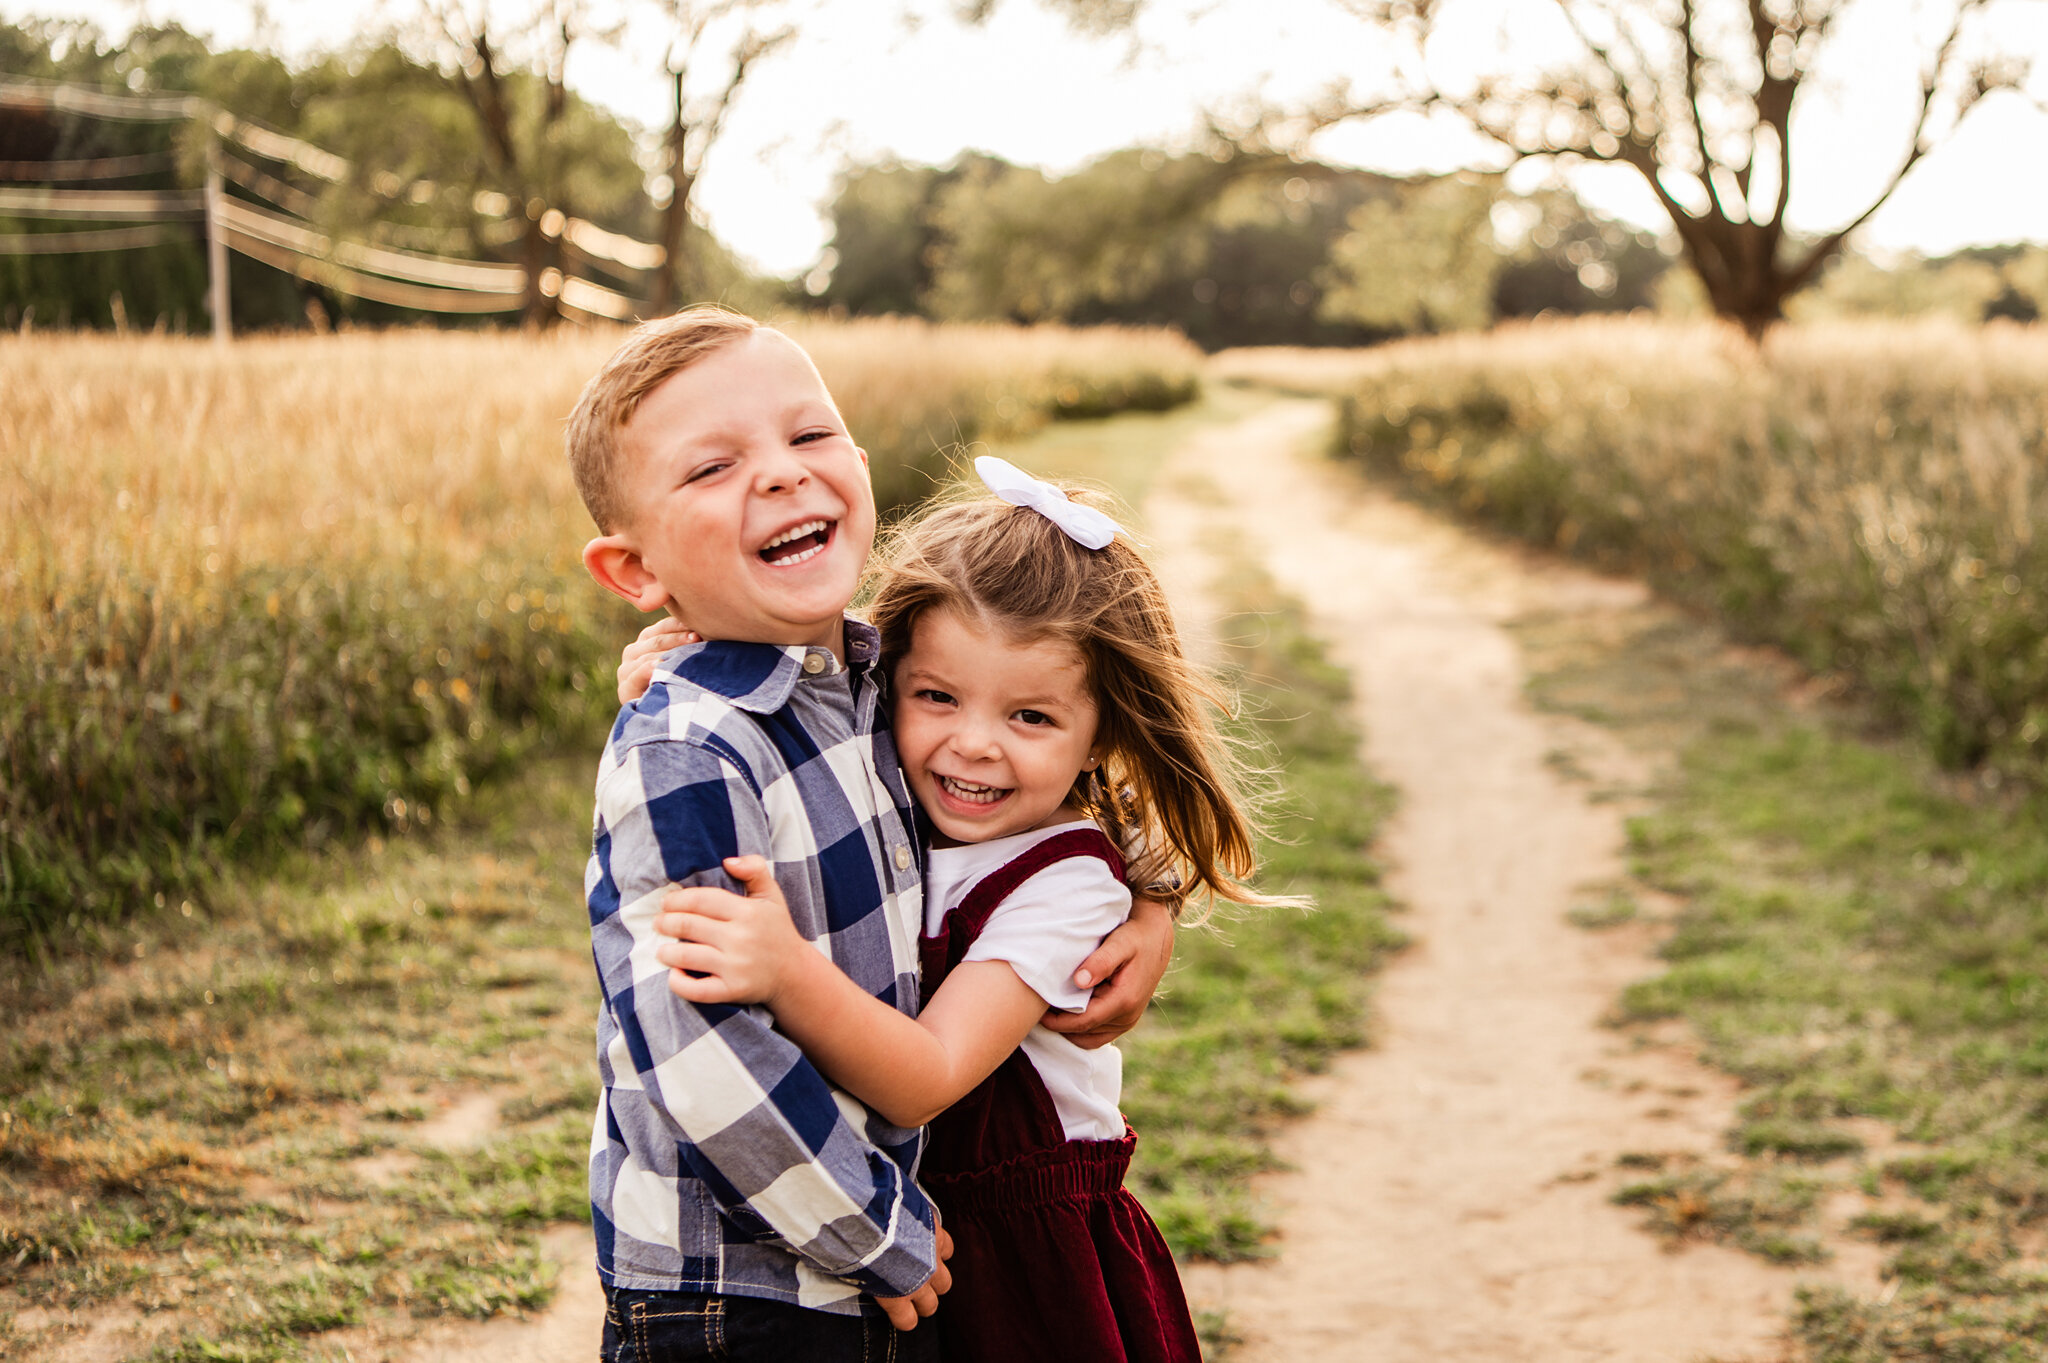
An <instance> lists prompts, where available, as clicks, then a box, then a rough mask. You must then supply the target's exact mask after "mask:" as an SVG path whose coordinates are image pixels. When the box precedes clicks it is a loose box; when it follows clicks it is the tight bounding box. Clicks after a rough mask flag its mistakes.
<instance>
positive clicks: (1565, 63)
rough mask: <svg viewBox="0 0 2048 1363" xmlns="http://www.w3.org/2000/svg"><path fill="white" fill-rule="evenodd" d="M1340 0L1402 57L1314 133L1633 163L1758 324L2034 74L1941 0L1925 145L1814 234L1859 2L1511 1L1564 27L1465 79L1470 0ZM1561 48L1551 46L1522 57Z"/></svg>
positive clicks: (1725, 297) (1715, 286)
mask: <svg viewBox="0 0 2048 1363" xmlns="http://www.w3.org/2000/svg"><path fill="white" fill-rule="evenodd" d="M1048 3H1050V4H1052V5H1054V7H1056V8H1059V9H1061V10H1064V11H1065V12H1066V13H1067V14H1068V15H1069V16H1070V17H1071V18H1072V19H1074V21H1075V22H1076V24H1077V25H1079V26H1082V27H1101V26H1103V25H1105V24H1111V25H1113V24H1117V23H1127V22H1128V21H1129V15H1130V11H1131V10H1132V9H1133V8H1134V6H1133V5H1132V4H1131V3H1130V0H1048ZM1336 3H1338V4H1339V5H1340V6H1341V7H1342V8H1344V9H1346V10H1348V11H1350V12H1351V13H1353V14H1355V15H1356V16H1357V17H1358V18H1359V19H1360V20H1362V21H1363V22H1365V23H1366V24H1368V25H1370V26H1371V27H1372V28H1374V29H1375V30H1377V31H1378V32H1379V33H1380V34H1381V35H1382V36H1383V37H1385V38H1386V39H1387V40H1388V41H1389V43H1390V45H1391V48H1392V53H1393V57H1392V62H1391V65H1392V68H1393V71H1392V75H1391V76H1390V78H1389V79H1388V80H1387V82H1386V86H1385V88H1384V89H1382V90H1380V91H1378V92H1376V93H1374V94H1372V95H1370V96H1368V97H1366V98H1363V99H1359V98H1356V97H1354V96H1353V95H1352V94H1351V93H1350V92H1349V91H1348V90H1343V91H1338V92H1333V94H1332V95H1331V97H1330V98H1329V99H1327V100H1326V101H1324V102H1322V103H1320V104H1319V105H1318V107H1316V108H1314V109H1312V110H1308V111H1306V113H1307V118H1306V126H1307V127H1308V128H1309V129H1310V130H1319V129H1321V128H1324V127H1328V126H1330V125H1332V124H1335V123H1338V122H1345V121H1352V120H1362V119H1375V118H1380V117H1382V116H1385V115H1388V114H1393V113H1401V112H1408V113H1423V114H1433V113H1446V114H1449V115H1451V116H1453V117H1455V118H1457V119H1459V120H1462V122H1463V123H1465V124H1466V125H1467V126H1469V127H1471V128H1472V129H1473V130H1475V131H1477V132H1478V133H1480V134H1481V135H1482V136H1483V137H1485V138H1486V139H1487V140H1488V141H1489V142H1491V143H1492V144H1493V145H1494V146H1496V147H1498V148H1499V149H1500V150H1501V151H1502V152H1503V153H1505V155H1506V156H1507V158H1508V159H1509V160H1510V161H1519V160H1524V159H1528V158H1535V157H1542V158H1553V159H1564V160H1580V161H1591V162H1600V163H1613V164H1619V165H1625V166H1628V167H1630V168H1631V169H1633V170H1634V171H1636V172H1637V173H1638V174H1639V175H1640V176H1641V177H1642V179H1643V181H1644V182H1645V183H1646V184H1647V185H1648V186H1649V188H1650V191H1651V193H1652V194H1654V195H1655V197H1656V200H1657V202H1658V203H1659V205H1661V206H1662V208H1663V210H1664V212H1665V213H1666V214H1667V215H1669V217H1670V220H1671V225H1672V227H1673V229H1674V230H1675V231H1676V233H1677V235H1678V239H1679V242H1680V244H1681V246H1682V248H1683V251H1684V259H1685V262H1686V264H1687V265H1689V266H1690V267H1691V268H1692V270H1693V271H1694V273H1696V274H1697V275H1698V277H1699V282H1700V284H1701V286H1702V287H1703V289H1704V291H1705V293H1706V296H1707V298H1708V300H1709V302H1710V303H1711V305H1712V307H1713V309H1714V311H1715V312H1716V313H1717V314H1719V315H1720V316H1722V317H1725V318H1729V319H1731V320H1733V321H1736V322H1739V323H1740V324H1741V325H1742V326H1743V327H1744V328H1745V329H1747V330H1748V331H1749V332H1750V333H1751V334H1752V335H1757V334H1760V333H1761V332H1762V331H1764V330H1765V329H1766V328H1768V327H1770V326H1771V325H1772V324H1773V323H1775V322H1777V321H1779V320H1781V319H1782V318H1783V317H1784V315H1785V300H1786V299H1787V298H1788V297H1790V296H1791V295H1793V294H1795V293H1797V292H1798V291H1799V290H1800V289H1802V288H1804V287H1806V286H1807V285H1808V284H1810V283H1811V282H1813V280H1814V279H1815V278H1816V277H1817V276H1818V275H1819V274H1820V272H1821V271H1822V269H1824V268H1825V267H1826V266H1827V264H1828V262H1829V261H1831V260H1833V259H1834V258H1835V257H1836V256H1837V255H1838V254H1839V253H1840V252H1841V251H1842V249H1843V246H1844V244H1845V243H1846V242H1847V241H1848V239H1849V237H1850V235H1851V234H1852V233H1853V232H1855V230H1856V229H1857V228H1859V227H1861V226H1862V225H1863V224H1864V223H1865V222H1867V221H1869V219H1870V217H1871V215H1872V214H1874V213H1876V212H1877V210H1878V209H1879V208H1881V207H1882V206H1883V205H1884V204H1885V203H1886V202H1887V201H1888V200H1889V199H1890V198H1891V197H1892V195H1893V193H1894V192H1895V191H1896V190H1897V189H1898V187H1899V185H1900V184H1901V183H1902V182H1903V181H1904V180H1905V178H1906V176H1907V175H1908V174H1909V173H1910V172H1911V171H1912V170H1913V168H1914V167H1915V166H1917V165H1918V164H1919V163H1920V162H1921V161H1922V160H1924V159H1925V158H1926V157H1927V156H1928V155H1929V154H1930V153H1931V152H1933V151H1934V150H1935V149H1936V148H1937V147H1939V146H1940V145H1941V144H1942V143H1943V142H1944V141H1946V140H1947V139H1948V138H1949V137H1950V136H1952V135H1953V134H1954V132H1955V129H1956V127H1957V126H1958V125H1959V124H1960V123H1961V122H1962V121H1963V120H1964V119H1965V118H1967V117H1968V116H1969V115H1970V113H1971V112H1972V110H1973V109H1975V108H1976V107H1977V105H1978V104H1979V103H1980V102H1982V101H1983V100H1984V99H1985V97H1986V96H1988V95H1991V94H1993V93H1995V92H1999V91H2014V92H2019V91H2022V89H2023V86H2024V82H2025V80H2026V78H2027V76H2028V74H2029V70H2030V67H2029V63H2028V60H2027V59H2025V58H2023V57H2020V56H2017V55H2014V54H2011V53H2000V52H1996V51H1994V50H1991V48H1990V45H1989V44H1988V43H1986V42H1985V41H1984V39H1983V26H1984V19H1985V14H1986V11H1987V10H1989V9H1990V8H1991V7H1992V4H1993V0H1943V6H1942V11H1941V14H1940V16H1939V17H1940V20H1941V22H1940V23H1939V24H1938V25H1937V26H1936V27H1935V28H1934V29H1933V30H1931V31H1930V32H1929V33H1928V34H1926V35H1923V36H1922V37H1921V47H1920V50H1919V56H1920V83H1919V87H1918V90H1917V92H1916V106H1915V108H1916V112H1915V117H1914V120H1913V130H1912V139H1911V142H1910V143H1909V145H1908V146H1907V147H1906V148H1905V150H1904V151H1903V152H1902V153H1901V154H1900V156H1899V159H1898V162H1897V164H1896V165H1895V166H1894V168H1893V170H1892V172H1891V174H1890V175H1889V176H1888V178H1887V179H1886V182H1885V183H1884V185H1883V186H1882V187H1881V188H1880V189H1879V190H1878V192H1877V193H1876V194H1875V195H1874V196H1872V197H1871V199H1870V200H1869V202H1868V203H1866V204H1865V205H1864V206H1863V208H1862V209H1861V210H1860V211H1859V212H1857V213H1856V214H1855V215H1854V216H1852V217H1851V218H1850V219H1849V221H1847V222H1845V223H1843V224H1841V225H1840V226H1839V227H1837V228H1835V229H1834V230H1832V231H1830V232H1827V233H1825V234H1824V235H1822V236H1820V237H1818V238H1817V239H1814V240H1801V239H1799V238H1798V237H1796V236H1795V235H1794V234H1792V233H1790V232H1788V230H1787V227H1786V223H1785V206H1786V204H1787V203H1788V202H1789V200H1790V198H1791V194H1792V187H1793V183H1794V180H1795V178H1796V175H1797V171H1798V169H1799V162H1798V160H1797V159H1796V158H1795V156H1794V151H1793V146H1792V140H1791V136H1790V133H1791V128H1792V122H1793V114H1794V109H1795V106H1796V104H1797V103H1798V101H1799V98H1800V96H1801V95H1802V94H1803V93H1805V91H1806V90H1807V89H1808V88H1809V87H1810V86H1811V85H1812V84H1813V78H1814V74H1815V72H1816V70H1819V69H1821V67H1822V62H1823V57H1824V54H1826V53H1827V52H1828V51H1829V50H1830V46H1831V43H1832V40H1833V39H1834V38H1835V36H1836V31H1837V25H1838V22H1839V20H1840V19H1841V17H1842V15H1843V13H1844V12H1845V11H1846V10H1848V9H1849V8H1850V6H1851V3H1852V0H1548V2H1547V3H1546V4H1543V5H1541V6H1540V7H1539V6H1538V5H1536V4H1534V3H1524V4H1521V5H1518V6H1516V7H1515V9H1514V11H1513V12H1514V13H1516V14H1517V15H1518V16H1529V15H1537V14H1540V15H1542V16H1547V22H1548V23H1549V25H1550V27H1551V29H1552V30H1553V31H1551V32H1547V33H1542V32H1525V33H1522V34H1521V35H1520V36H1519V39H1518V41H1516V42H1514V43H1512V44H1509V43H1506V42H1503V43H1501V44H1499V45H1498V46H1499V49H1500V54H1499V56H1498V58H1497V64H1496V66H1495V67H1494V68H1493V69H1490V70H1484V71H1482V72H1481V73H1480V74H1478V75H1477V76H1465V77H1460V76H1457V75H1454V74H1452V73H1451V72H1450V70H1449V69H1448V63H1447V61H1446V60H1445V56H1444V49H1445V45H1446V40H1448V41H1449V42H1450V43H1452V44H1457V43H1460V42H1462V43H1463V44H1464V45H1465V46H1466V48H1467V49H1468V50H1469V48H1470V46H1471V44H1470V38H1471V30H1472V25H1473V22H1474V11H1473V9H1472V7H1471V6H1470V5H1469V4H1460V3H1458V0H1336ZM987 8H989V6H988V5H981V6H977V7H974V9H973V10H971V11H970V12H971V13H974V12H978V11H985V10H986V9H987ZM1522 21H1523V22H1527V20H1526V19H1523V20H1522ZM1906 40H1907V41H1911V39H1910V38H1909V39H1906ZM1553 51H1554V52H1555V54H1556V55H1554V56H1552V57H1550V58H1549V59H1548V60H1531V59H1529V58H1528V57H1527V56H1526V55H1523V54H1528V53H1532V52H1533V53H1544V52H1553Z"/></svg>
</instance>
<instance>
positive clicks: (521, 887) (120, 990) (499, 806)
mask: <svg viewBox="0 0 2048 1363" xmlns="http://www.w3.org/2000/svg"><path fill="white" fill-rule="evenodd" d="M588 774H589V762H588V760H587V759H586V758H585V757H583V756H581V755H578V756H576V757H573V758H568V759H549V760H546V761H542V762H538V763H534V764H530V765H529V766H528V768H527V770H526V773H525V778H524V779H523V780H521V781H520V782H519V783H518V789H517V790H516V791H513V790H511V789H509V788H508V789H505V790H502V791H491V792H485V793H482V794H479V795H476V796H473V797H471V798H470V799H469V800H467V801H464V802H462V803H461V804H460V805H459V806H457V807H456V808H455V811H454V812H453V813H452V814H451V817H450V818H449V819H448V820H446V821H444V822H445V823H446V824H447V825H448V826H446V827H442V826H438V825H437V827H436V829H435V830H434V831H433V832H432V833H431V834H425V835H415V836H414V837H411V838H408V839H401V840H396V841H390V842H384V841H381V840H377V841H372V842H371V843H370V844H369V845H368V846H366V847H363V848H358V849H355V850H353V851H351V852H348V853H346V854H344V853H340V852H330V853H324V854H309V855H302V856H300V857H299V858H298V859H297V860H296V861H295V862H293V863H292V864H290V865H288V866H286V867H284V868H283V869H282V870H281V871H280V872H278V873H276V874H274V875H272V876H270V877H268V878H256V877H253V876H240V877H238V876H236V875H234V874H232V873H228V874H224V875H223V876H222V877H221V878H220V879H219V880H218V881H217V882H216V885H215V894H214V895H213V896H212V897H211V898H210V900H209V902H208V904H207V905H206V907H204V908H195V909H194V911H193V913H192V915H191V916H190V917H187V916H185V915H184V914H182V913H181V912H179V910H178V908H177V907H176V906H171V907H169V908H168V909H166V910H165V911H162V912H160V913H156V914H151V915H145V916H143V917H141V918H138V919H137V920H135V921H133V922H131V923H130V924H129V925H128V926H127V927H126V928H125V929H123V930H122V935H121V936H120V937H119V939H118V940H112V941H110V947H111V948H112V950H111V951H110V953H109V954H108V955H106V956H104V957H98V958H95V957H91V956H86V955H83V954H81V953H69V954H66V955H64V956H61V957H58V958H55V959H54V960H52V961H51V962H50V963H49V964H48V965H47V966H46V968H45V969H44V970H42V971H41V972H39V973H37V974H35V975H33V976H16V977H14V978H12V979H10V980H9V981H7V983H6V984H5V985H4V986H0V989H4V993H0V1011H4V1012H5V1014H6V1016H7V1017H9V1018H10V1020H11V1024H10V1027H9V1029H8V1031H7V1034H6V1035H5V1036H4V1037H0V1322H4V1321H5V1320H7V1319H8V1318H9V1317H11V1316H12V1315H13V1314H14V1313H15V1312H18V1311H19V1310H21V1309H22V1308H24V1307H26V1306H28V1305H38V1306H58V1307H64V1308H69V1309H81V1310H89V1309H91V1308H94V1307H96V1306H103V1305H111V1304H120V1305H124V1306H127V1307H131V1308H135V1309H139V1310H142V1311H144V1312H150V1313H156V1312H170V1313H174V1319H175V1320H176V1321H177V1325H176V1327H175V1328H174V1329H173V1330H172V1332H171V1334H170V1335H169V1337H167V1339H166V1340H165V1341H164V1342H163V1343H162V1344H161V1345H160V1347H159V1348H158V1349H157V1350H156V1354H155V1356H156V1357H158V1358H160V1359H165V1360H173V1359H176V1360H184V1359H214V1358H230V1359H245V1360H269V1359H296V1358H303V1357H309V1356H312V1354H313V1353H314V1352H317V1350H315V1349H314V1345H313V1343H312V1341H315V1340H316V1339H317V1337H318V1336H320V1335H321V1334H323V1333H324V1332H326V1331H330V1330H333V1329H337V1328H340V1327H343V1326H349V1325H356V1324H359V1323H362V1322H363V1321H365V1320H366V1319H372V1318H375V1317H379V1316H386V1317H388V1316H390V1315H391V1314H393V1313H395V1312H399V1311H401V1310H402V1311H404V1312H406V1313H408V1314H410V1315H411V1316H412V1317H415V1318H421V1317H431V1316H437V1315H456V1316H472V1317H483V1316H489V1315H491V1314H494V1313H496V1312H499V1311H502V1310H505V1309H508V1308H512V1307H533V1306H538V1305H540V1304H543V1303H544V1302H545V1301H546V1300H547V1299H548V1297H549V1296H550V1294H551V1293H552V1291H553V1282H554V1274H555V1269H554V1266H553V1264H552V1263H551V1262H550V1261H548V1260H547V1259H546V1258H545V1256H543V1255H542V1253H541V1251H540V1249H539V1246H538V1241H537V1239H536V1236H535V1232H536V1230H537V1229H538V1228H539V1227H541V1226H543V1225H545V1224H548V1223H555V1222H561V1221H573V1220H580V1219H586V1218H587V1217H588V1215H589V1212H588V1203H587V1198H586V1191H585V1186H584V1182H585V1170H584V1165H585V1160H586V1157H587V1152H588V1146H589V1139H590V1137H589V1128H590V1117H589V1114H590V1111H591V1109H592V1105H593V1103H594V1099H595V1081H594V1077H593V1074H592V1067H591V1061H590V1056H589V1046H590V1016H591V1014H590V1008H591V998H592V995H593V992H594V990H593V985H592V982H591V979H590V964H589V946H588V936H587V934H588V926H587V920H586V918H585V916H584V914H583V913H582V912H581V909H580V905H579V904H578V901H577V895H576V889H577V886H578V885H579V883H580V871H581V865H582V860H583V857H584V855H585V854H586V851H587V842H588V833H587V829H588V826H589V810H588V803H589V797H588V793H587V787H588ZM109 935H110V936H111V934H109ZM477 1094H485V1095H490V1096H492V1097H493V1098H495V1099H496V1100H497V1109H498V1117H497V1122H496V1123H495V1124H494V1125H491V1126H489V1127H488V1128H487V1129H485V1130H482V1131H479V1132H478V1133H476V1135H475V1137H474V1139H473V1140H467V1141H463V1142H460V1143H459V1144H457V1145H456V1146H455V1147H453V1148H440V1147H437V1146H436V1145H435V1144H433V1143H432V1141H430V1140H429V1139H428V1133H427V1132H426V1131H425V1129H424V1120H425V1119H428V1118H431V1117H432V1116H434V1115H436V1114H438V1113H439V1112H440V1111H441V1110H442V1109H443V1107H444V1106H445V1105H446V1103H447V1100H449V1099H450V1098H452V1097H467V1096H471V1095H477ZM8 1339H9V1331H8V1329H7V1328H4V1327H0V1353H4V1352H6V1344H7V1341H8Z"/></svg>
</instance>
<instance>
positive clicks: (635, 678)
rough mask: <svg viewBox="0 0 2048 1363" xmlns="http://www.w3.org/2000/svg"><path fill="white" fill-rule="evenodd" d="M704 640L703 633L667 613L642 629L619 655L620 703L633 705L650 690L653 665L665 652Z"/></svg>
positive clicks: (652, 682)
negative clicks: (638, 635) (637, 636)
mask: <svg viewBox="0 0 2048 1363" xmlns="http://www.w3.org/2000/svg"><path fill="white" fill-rule="evenodd" d="M702 642H704V636H703V635H701V634H699V633H697V632H696V631H695V630H693V629H691V628H690V627H689V626H688V625H686V624H684V623H683V622H682V621H680V620H677V619H674V618H673V617H671V616H666V615H664V616H662V617H661V618H660V619H659V620H656V621H655V622H654V623H653V624H651V625H649V626H648V627H647V628H646V629H643V630H641V631H640V637H639V638H637V639H635V640H634V641H633V642H632V643H630V644H627V645H626V651H625V652H624V653H622V654H620V655H619V704H621V705H631V704H632V703H633V702H634V701H636V700H638V699H640V697H642V696H644V695H646V694H647V688H648V687H650V686H652V685H653V684H654V665H655V664H656V663H657V662H659V661H661V655H662V654H664V653H667V652H668V651H669V650H670V649H675V648H681V647H682V646H683V645H684V644H700V643H702Z"/></svg>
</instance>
